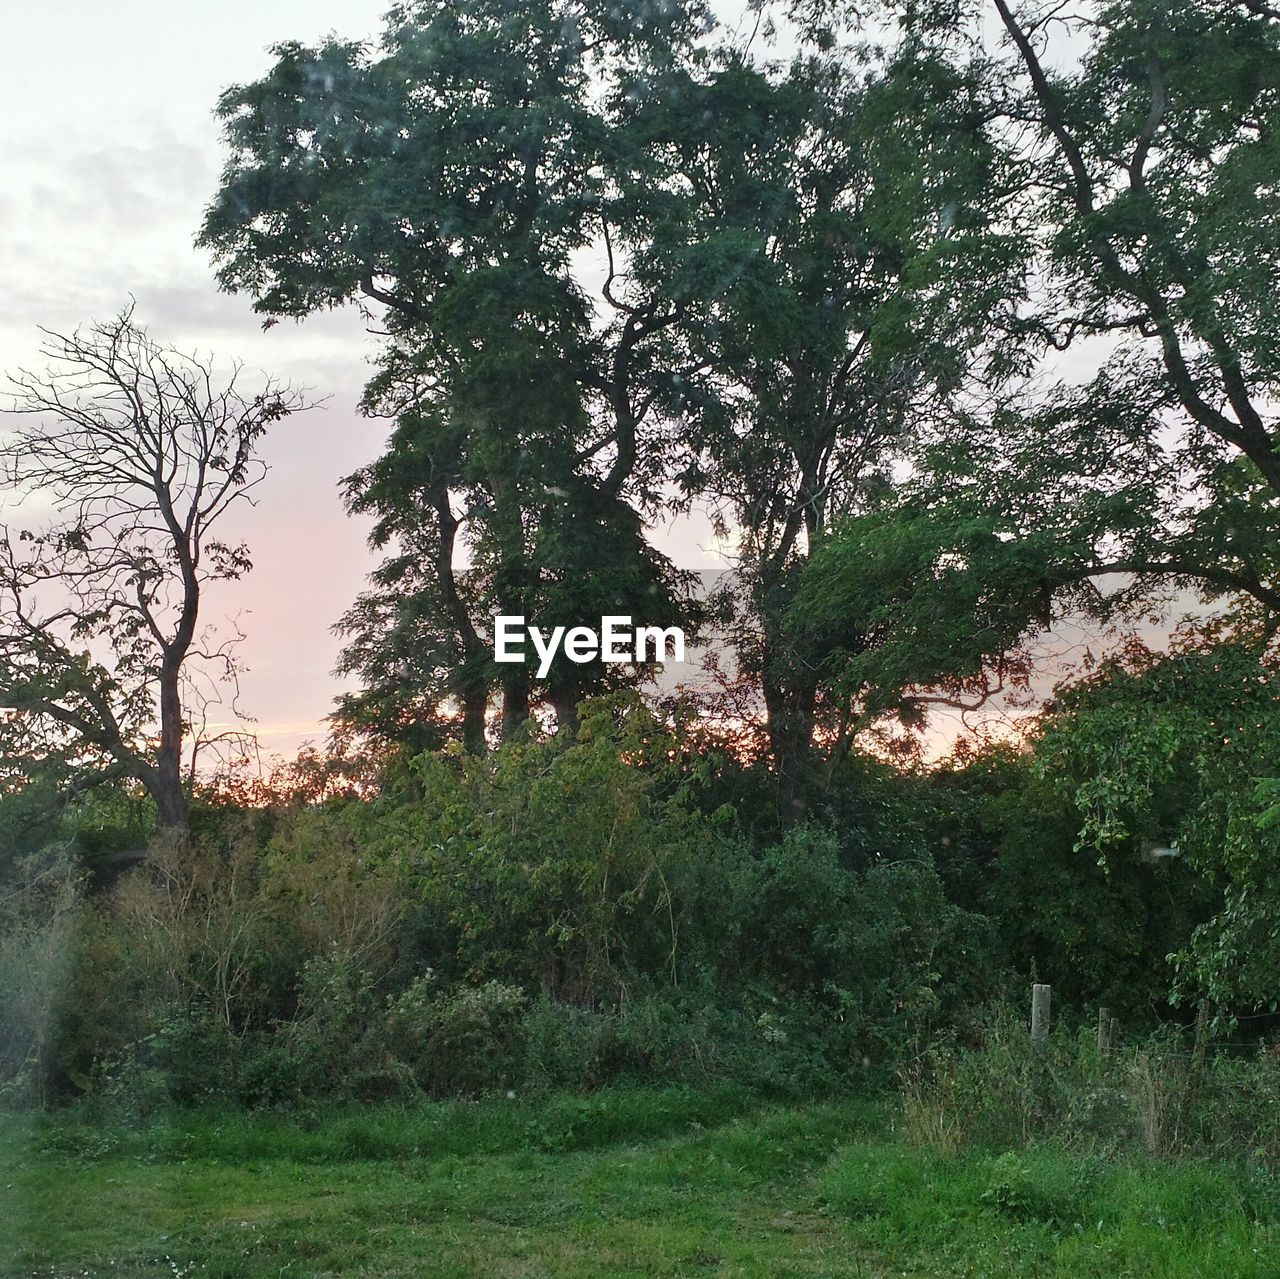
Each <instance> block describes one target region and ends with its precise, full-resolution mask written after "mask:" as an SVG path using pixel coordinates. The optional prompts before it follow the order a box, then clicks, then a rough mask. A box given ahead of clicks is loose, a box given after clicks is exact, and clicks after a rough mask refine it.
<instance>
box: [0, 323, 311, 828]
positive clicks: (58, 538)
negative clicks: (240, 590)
mask: <svg viewBox="0 0 1280 1279" xmlns="http://www.w3.org/2000/svg"><path fill="white" fill-rule="evenodd" d="M42 332H43V333H44V335H45V343H44V348H43V353H44V355H45V357H46V358H47V359H48V361H49V367H48V368H47V369H46V370H45V372H43V373H41V374H39V375H37V374H33V373H30V372H27V371H25V370H23V371H22V372H20V373H18V374H17V375H15V376H14V377H13V378H12V379H11V385H12V392H13V404H12V412H13V414H14V416H13V417H12V418H10V419H9V421H8V422H6V423H5V425H6V426H7V428H8V430H7V432H6V434H5V436H4V437H3V438H2V439H0V476H3V479H4V481H5V483H6V485H7V486H8V487H9V488H10V489H11V490H12V491H13V492H14V494H15V495H16V497H17V498H18V500H20V501H22V500H25V501H27V502H28V503H30V504H33V505H34V504H39V505H41V506H47V507H49V508H51V511H52V516H51V518H50V520H49V522H48V523H46V524H44V525H43V526H42V527H41V528H40V529H39V530H35V531H33V530H32V529H29V528H24V529H22V530H21V531H15V530H13V529H11V528H10V527H8V526H4V525H0V707H3V708H7V710H8V711H9V714H8V715H7V716H5V717H4V719H3V729H4V733H3V735H4V737H5V738H6V739H7V743H8V745H9V747H10V749H11V750H12V749H15V747H20V748H21V750H22V751H23V753H25V754H28V755H30V756H31V757H33V758H41V757H43V758H45V759H48V758H50V757H52V758H56V759H59V760H60V761H61V762H62V763H63V764H64V765H65V766H68V767H70V768H72V769H73V770H74V771H75V773H76V774H77V775H78V776H79V777H80V778H81V779H82V780H84V781H93V780H99V779H103V778H106V777H112V776H114V777H120V778H132V779H136V780H137V781H138V782H140V783H142V785H143V786H144V787H145V788H146V789H147V791H148V792H149V793H150V795H151V796H152V798H153V799H154V801H155V804H156V809H157V813H158V818H159V822H160V825H161V826H162V827H170V828H177V829H179V830H181V829H183V828H185V827H186V825H187V819H188V795H187V791H186V788H185V786H184V777H183V754H184V739H186V738H187V737H188V736H190V734H191V727H192V710H193V706H192V701H193V698H192V696H191V694H192V692H193V691H194V690H195V689H196V688H198V687H199V684H200V681H199V680H198V679H196V678H195V676H196V675H197V674H198V673H199V672H201V671H203V672H204V673H205V674H212V675H213V676H215V677H218V676H221V677H222V678H225V679H229V680H234V678H235V675H236V671H237V669H238V667H237V664H236V662H235V657H234V653H233V645H234V643H235V641H236V639H237V638H239V630H238V628H232V629H233V632H234V633H233V634H232V635H230V636H229V637H227V638H226V639H222V640H219V639H218V638H217V637H216V636H214V637H211V635H210V632H209V630H208V628H207V626H206V627H201V629H199V630H198V629H197V628H198V624H199V623H200V608H201V604H202V599H203V593H204V590H205V587H206V586H207V585H208V584H209V583H211V582H216V581H221V580H227V579H236V578H239V577H240V576H241V575H242V574H243V573H244V572H246V571H247V570H248V569H249V568H250V567H251V565H250V561H249V556H248V551H247V548H246V547H245V546H244V545H243V544H235V543H233V542H230V541H225V540H222V538H220V537H219V536H218V533H219V532H220V529H219V527H218V526H219V524H220V522H221V520H222V517H223V515H224V514H225V513H226V512H227V511H228V510H229V509H230V508H231V507H232V506H234V505H235V504H236V503H237V502H240V501H244V500H247V499H249V495H250V493H251V491H252V490H253V488H254V487H255V486H256V485H257V484H259V483H260V482H261V481H262V479H263V477H264V476H265V474H266V464H265V463H264V462H263V461H262V460H261V459H260V458H258V457H257V456H256V449H257V446H258V442H259V440H260V438H261V436H262V434H263V432H264V431H265V430H266V428H267V427H268V425H269V424H271V423H272V422H275V421H277V420H279V419H280V418H283V417H285V416H286V415H287V414H289V413H291V412H294V411H296V410H298V409H300V408H302V407H304V404H303V401H302V397H301V395H300V394H299V393H298V392H296V391H293V390H291V389H290V388H289V387H288V386H285V385H283V384H281V383H278V382H275V381H272V380H270V379H267V380H266V381H265V382H264V383H263V385H262V386H261V387H260V389H257V390H256V391H254V392H253V393H245V392H242V391H241V390H240V389H239V388H238V383H239V381H240V374H241V368H240V366H239V365H236V366H233V368H232V369H231V371H230V373H229V375H228V376H227V377H226V378H225V379H223V380H222V381H221V382H219V381H216V380H215V374H214V369H213V366H212V363H211V362H210V361H206V360H202V359H201V358H199V357H197V356H194V355H184V354H182V353H181V352H179V351H177V350H176V349H174V348H172V347H165V346H161V345H159V344H157V343H156V342H155V341H153V340H152V339H151V338H150V337H149V336H148V334H147V332H146V330H145V329H143V328H141V327H140V326H139V325H137V324H136V323H135V322H134V319H133V308H132V306H130V307H127V308H126V309H125V310H124V311H122V312H121V313H120V314H119V315H118V316H116V317H115V318H113V319H111V320H109V321H107V322H106V323H101V324H99V323H95V324H92V325H89V326H88V327H86V328H82V329H77V330H76V331H75V332H74V333H71V334H70V335H65V334H60V333H55V332H51V331H49V330H42Z"/></svg>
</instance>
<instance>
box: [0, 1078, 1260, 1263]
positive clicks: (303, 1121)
mask: <svg viewBox="0 0 1280 1279" xmlns="http://www.w3.org/2000/svg"><path fill="white" fill-rule="evenodd" d="M0 1137H2V1139H3V1140H2V1143H0V1196H3V1198H2V1200H0V1275H4V1276H18V1275H22V1276H28V1275H47V1276H72V1275H120V1276H125V1277H141V1276H161V1275H163V1276H169V1277H170V1279H172V1277H173V1276H175V1275H195V1274H199V1275H202V1276H204V1275H208V1276H225V1277H226V1279H254V1277H256V1276H267V1275H270V1276H273V1279H274V1277H277V1276H282V1275H283V1276H321V1275H326V1276H328V1275H332V1276H339V1275H340V1276H353V1277H359V1276H400V1275H404V1276H409V1275H414V1276H417V1275H430V1276H432V1277H433V1279H454V1277H457V1279H461V1277H462V1276H486V1277H493V1279H503V1277H505V1276H555V1277H556V1279H561V1277H563V1279H579V1277H580V1279H588V1277H590V1279H612V1277H613V1276H624V1275H625V1276H631V1277H633V1279H634V1277H644V1276H655V1277H656V1276H743V1277H748V1276H760V1277H762V1279H763V1277H765V1276H768V1277H770V1279H786V1277H788V1276H793V1277H795V1279H800V1277H801V1276H807V1277H813V1279H818V1277H819V1276H821V1277H824V1279H828V1277H830V1279H835V1277H841V1279H843V1277H844V1276H862V1277H864V1279H881V1277H883V1276H888V1275H894V1276H904V1275H905V1276H920V1277H923V1276H952V1275H954V1276H968V1275H972V1276H983V1277H984V1279H1002V1277H1004V1276H1008V1277H1009V1279H1014V1277H1015V1276H1016V1277H1017V1279H1022V1277H1023V1276H1032V1275H1034V1276H1045V1277H1047V1279H1052V1277H1056V1276H1095V1275H1096V1276H1116V1275H1126V1276H1131V1277H1133V1279H1140V1277H1142V1276H1151V1279H1157V1277H1158V1279H1183V1277H1185V1279H1201V1277H1202V1276H1204V1275H1209V1274H1212V1275H1215V1276H1219V1277H1223V1279H1230V1277H1234V1276H1241V1277H1249V1279H1252V1277H1254V1276H1256V1277H1257V1279H1264V1277H1266V1279H1274V1276H1275V1275H1276V1274H1277V1272H1278V1271H1280V1262H1278V1261H1277V1258H1280V1225H1277V1221H1278V1220H1280V1189H1278V1187H1280V1182H1278V1181H1277V1180H1276V1179H1275V1178H1273V1177H1271V1176H1270V1175H1268V1174H1267V1173H1266V1172H1265V1171H1264V1170H1262V1169H1257V1168H1252V1169H1251V1168H1249V1167H1247V1166H1246V1165H1240V1166H1239V1167H1229V1166H1222V1165H1219V1166H1208V1165H1201V1164H1194V1163H1186V1162H1184V1163H1179V1164H1172V1163H1161V1162H1157V1161H1153V1160H1145V1159H1127V1160H1124V1161H1120V1162H1114V1163H1108V1162H1106V1161H1104V1160H1101V1159H1099V1158H1097V1157H1090V1156H1085V1155H1079V1154H1072V1153H1069V1152H1066V1151H1063V1150H1056V1149H1050V1148H1045V1149H1039V1150H1032V1151H1028V1152H1024V1153H1021V1154H1018V1155H1016V1156H1014V1155H996V1154H991V1153H986V1152H980V1151H970V1152H961V1153H959V1154H944V1153H941V1152H937V1151H932V1150H926V1149H918V1148H912V1147H909V1146H906V1145H903V1144H901V1143H900V1142H898V1141H895V1140H894V1138H893V1136H892V1134H891V1132H890V1121H889V1112H888V1111H886V1110H885V1109H883V1108H881V1107H880V1106H878V1105H876V1104H873V1103H869V1102H858V1101H847V1102H841V1103H836V1104H826V1105H819V1104H811V1105H780V1104H776V1103H769V1102H766V1101H763V1100H761V1099H759V1098H753V1097H752V1096H750V1095H749V1094H746V1093H744V1092H742V1091H740V1090H737V1089H733V1088H721V1089H713V1090H704V1091H690V1090H686V1089H664V1090H621V1089H619V1090H611V1091H606V1092H603V1093H599V1094H596V1095H594V1096H592V1097H589V1098H577V1097H555V1098H550V1099H544V1100H541V1101H538V1102H523V1101H518V1100H514V1099H494V1100H491V1101H486V1102H484V1103H481V1104H476V1105H468V1104H464V1103H447V1104H432V1105H422V1106H419V1107H414V1108H412V1109H407V1110H406V1109H402V1108H395V1107H390V1106H384V1107H364V1108H352V1109H346V1110H343V1109H333V1110H328V1111H323V1112H316V1113H301V1114H293V1115H288V1116H284V1115H274V1114H258V1115H243V1114H218V1113H211V1112H199V1113H189V1114H185V1115H179V1116H176V1117H172V1118H170V1119H167V1120H165V1121H158V1122H155V1123H153V1124H151V1125H150V1126H148V1127H146V1128H141V1129H138V1128H130V1127H126V1126H122V1125H118V1124H98V1123H92V1122H89V1121H87V1120H84V1119H78V1118H76V1117H75V1116H71V1115H63V1116H54V1117H44V1118H39V1119H26V1120H21V1119H12V1120H8V1121H6V1122H5V1125H4V1127H3V1128H2V1129H0Z"/></svg>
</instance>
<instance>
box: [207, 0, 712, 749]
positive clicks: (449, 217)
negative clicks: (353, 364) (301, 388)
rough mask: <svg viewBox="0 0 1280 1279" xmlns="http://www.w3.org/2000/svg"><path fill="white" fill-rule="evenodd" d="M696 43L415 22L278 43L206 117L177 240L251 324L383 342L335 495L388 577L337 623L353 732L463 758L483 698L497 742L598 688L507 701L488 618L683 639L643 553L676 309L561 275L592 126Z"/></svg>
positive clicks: (491, 4)
mask: <svg viewBox="0 0 1280 1279" xmlns="http://www.w3.org/2000/svg"><path fill="white" fill-rule="evenodd" d="M702 23H703V16H702V10H701V8H700V6H698V5H696V4H687V5H674V6H651V5H647V4H636V5H621V6H618V5H614V4H597V3H590V4H586V5H579V4H571V3H555V4H550V5H549V4H547V3H545V0H538V2H537V3H534V2H532V0H468V3H466V4H453V3H449V4H445V3H440V2H439V0H423V2H421V3H414V4H407V5H403V6H400V7H398V8H396V9H393V10H392V11H391V13H390V14H389V18H388V28H387V31H386V33H385V35H384V37H383V39H382V41H381V44H380V47H379V48H378V49H377V50H371V49H369V48H365V47H363V46H359V45H353V44H349V43H343V42H340V41H337V40H330V41H328V42H326V43H324V44H323V45H321V46H320V47H318V48H314V49H313V48H306V47H303V46H301V45H298V44H288V45H282V46H280V47H279V48H278V49H277V50H276V53H277V62H276V64H275V66H274V67H273V69H272V70H271V72H270V73H269V74H268V75H267V76H266V77H264V78H263V79H262V80H260V81H258V82H257V83H255V84H250V85H244V86H237V87H234V88H232V89H230V90H229V91H228V92H227V93H226V94H225V95H224V97H223V100H222V103H221V106H220V113H221V115H222V117H223V119H224V121H225V125H226V137H227V142H228V145H229V148H230V152H231V155H230V160H229V163H228V166H227V169H226V172H225V175H224V179H223V183H222V186H221V188H220V190H219V192H218V193H217V196H216V197H215V199H214V201H213V203H212V205H211V207H210V209H209V212H208V215H207V217H206V221H205V225H204V230H203V233H202V237H201V238H202V241H203V243H204V244H205V245H207V246H208V247H209V248H211V249H212V250H213V252H214V254H215V256H216V258H217V259H218V261H219V266H220V269H219V280H220V282H221V284H222V285H223V287H225V288H227V289H229V290H236V291H244V292H248V293H250V294H251V295H252V296H253V297H254V299H255V302H254V305H255V309H257V310H258V311H259V312H260V313H262V314H264V315H267V316H269V317H279V316H291V317H295V318H296V317H302V316H305V315H309V314H312V313H314V312H316V311H318V310H321V309H324V308H327V307H332V306H338V305H342V304H344V303H347V302H351V301H354V302H356V303H358V304H360V305H362V306H366V307H370V308H373V307H376V308H379V309H380V318H381V321H382V324H383V325H384V326H385V331H386V334H387V341H386V344H385V346H384V348H383V352H382V356H381V358H380V361H379V363H380V367H379V371H378V374H377V376H376V377H375V379H374V380H373V381H372V382H371V384H370V386H369V388H368V393H367V395H366V399H365V407H366V409H367V411H369V412H370V413H378V414H384V415H386V416H389V417H391V418H392V419H393V420H394V421H395V423H396V428H395V431H394V434H393V437H392V443H391V447H390V450H389V451H388V453H387V454H386V456H385V457H384V458H382V459H380V460H379V461H378V462H377V463H375V464H374V465H373V466H371V467H369V468H367V469H366V470H364V471H362V472H360V473H358V474H357V475H355V476H353V477H351V479H350V480H349V481H348V486H347V492H348V497H349V500H350V503H351V505H352V507H353V509H356V510H361V511H365V512H368V513H370V514H373V515H374V516H375V519H376V527H375V534H374V537H375V543H376V545H377V546H378V547H379V549H382V550H385V551H388V552H389V557H388V560H387V561H386V563H385V564H384V565H383V567H382V568H381V569H380V570H379V572H378V574H377V575H376V577H375V580H374V583H373V589H372V590H371V591H370V592H368V593H367V594H366V595H365V596H364V597H363V598H362V599H361V600H360V601H359V602H358V603H357V605H356V607H355V608H354V609H353V610H352V612H351V613H350V614H349V615H348V616H347V618H346V619H344V621H343V623H342V629H343V630H344V632H345V633H346V634H347V636H348V638H349V639H350V641H351V645H350V648H349V649H348V656H347V658H346V663H347V666H348V668H349V669H351V670H354V671H358V672H359V673H360V675H361V676H362V677H363V679H364V681H365V685H366V687H365V690H364V692H365V693H366V694H367V695H368V696H363V695H361V696H357V697H356V698H355V699H352V700H349V701H348V703H347V705H346V708H345V711H344V713H347V714H350V715H352V716H355V717H363V718H364V722H365V723H366V724H372V725H373V726H374V727H375V728H376V729H377V731H379V732H383V733H386V732H390V733H392V734H396V735H411V734H414V733H416V734H418V735H419V737H425V738H427V739H429V738H430V737H432V736H434V735H439V734H440V733H446V734H447V733H454V732H458V733H460V735H461V736H462V738H463V739H464V740H465V741H466V743H467V744H468V746H470V747H471V748H473V749H479V748H480V747H481V746H482V745H483V743H484V740H485V721H486V713H487V710H488V705H489V699H490V696H491V693H492V691H493V690H494V688H495V687H497V688H500V691H501V702H502V705H501V720H502V731H503V734H504V735H505V736H510V735H511V734H513V733H514V732H515V731H516V730H517V729H518V728H519V726H520V725H521V724H522V723H523V722H524V721H525V719H526V718H527V717H528V715H529V713H530V710H531V708H532V706H533V705H534V704H535V703H536V702H537V701H539V700H542V701H545V702H548V703H550V704H551V705H553V706H554V708H555V710H556V713H557V716H558V717H559V718H560V719H561V720H562V721H566V720H567V721H571V720H572V718H573V715H574V713H575V711H574V707H575V705H576V702H577V700H578V698H580V697H581V696H583V695H584V694H585V693H587V692H590V691H595V690H598V689H600V688H603V687H608V683H609V682H610V681H612V680H614V679H616V678H617V669H618V668H615V669H614V671H612V672H610V671H608V670H606V669H605V668H599V669H594V670H592V671H591V672H589V673H588V672H586V671H584V670H583V669H582V668H576V667H572V668H571V667H570V666H568V665H566V664H564V663H558V664H557V666H556V669H555V670H554V671H553V672H552V677H551V680H550V681H549V683H548V684H547V685H546V686H545V687H541V688H538V687H535V685H534V683H533V681H532V680H531V678H530V675H529V672H528V671H527V669H526V668H525V667H523V666H521V665H518V664H516V665H512V664H507V665H504V666H501V667H499V666H497V665H495V664H494V663H492V661H491V660H489V658H488V641H487V636H486V630H487V627H488V624H489V618H490V617H491V616H492V615H493V614H495V613H505V614H523V615H525V616H529V617H531V618H533V619H535V620H546V619H550V620H553V621H554V622H557V623H559V622H564V623H569V622H574V621H583V620H587V619H588V618H590V616H591V615H592V613H594V614H595V615H596V616H597V617H598V616H599V615H601V614H603V613H609V612H626V611H635V612H637V613H639V614H640V616H641V617H642V618H643V619H644V620H645V621H646V622H655V623H656V622H661V623H663V624H667V623H669V622H672V621H675V620H678V619H680V618H682V617H687V616H688V608H687V599H686V596H687V593H688V586H689V583H688V580H687V579H685V578H682V577H681V575H680V574H678V573H676V572H675V571H674V569H673V566H672V565H670V564H669V563H668V562H667V561H666V560H665V559H664V558H663V557H661V556H659V555H657V554H656V553H655V552H654V551H653V550H652V548H651V547H649V546H647V544H646V543H645V540H644V537H643V526H644V519H645V516H646V514H647V513H651V512H652V511H653V510H654V509H655V507H656V505H657V502H658V493H659V488H658V486H659V484H660V481H661V465H660V463H661V459H662V458H663V456H664V452H663V445H664V444H665V443H667V442H668V441H667V440H666V439H665V438H664V435H663V432H662V431H661V429H660V423H659V421H658V419H659V414H658V413H657V408H658V407H659V396H658V387H657V385H656V383H658V382H660V381H661V375H662V373H663V371H664V367H665V368H666V371H667V379H668V381H669V378H670V366H664V364H663V360H662V356H663V347H662V343H663V338H664V335H665V333H666V332H667V331H668V330H669V329H670V327H671V326H673V325H674V324H675V323H676V321H677V319H678V317H679V314H680V307H679V302H678V300H674V299H672V298H671V297H670V296H669V295H668V294H667V293H666V292H664V291H662V290H656V291H653V292H651V293H649V294H647V295H645V296H636V295H635V294H634V293H632V294H630V295H628V296H621V293H620V291H617V292H615V291H614V290H613V289H611V288H610V285H611V284H613V283H614V282H615V277H614V276H613V275H612V274H611V275H610V278H609V280H608V281H607V282H606V283H605V284H604V285H603V288H602V289H601V290H599V291H598V298H597V299H596V300H593V299H592V297H591V296H590V295H589V294H588V292H587V290H586V288H585V287H584V284H583V282H582V280H581V278H580V271H579V269H578V264H577V262H576V261H575V254H578V253H580V252H581V251H582V250H584V249H587V248H590V247H591V246H592V245H593V244H597V243H599V242H600V240H601V239H602V238H603V237H607V236H608V234H609V226H608V218H609V217H610V216H611V215H610V213H609V212H608V210H609V204H610V201H609V191H610V172H611V166H614V165H616V161H617V145H616V138H615V135H614V133H613V131H612V122H613V119H614V117H615V116H616V114H617V107H618V103H619V102H622V101H625V99H626V96H627V94H628V93H629V92H631V90H632V88H633V87H634V85H635V84H637V83H639V82H642V81H644V79H645V77H646V76H647V75H649V74H650V73H651V72H653V71H654V69H655V67H658V66H660V65H661V64H663V63H665V62H668V61H670V60H671V59H673V58H678V57H681V56H688V54H689V50H690V48H691V42H692V41H693V39H694V38H695V37H696V36H697V35H698V34H699V33H700V32H701V30H702ZM597 302H598V306H597ZM602 565H608V566H610V569H611V572H610V574H609V575H606V574H604V573H601V572H600V571H599V569H600V568H601V566H602ZM584 676H585V677H586V678H584ZM451 704H452V705H451Z"/></svg>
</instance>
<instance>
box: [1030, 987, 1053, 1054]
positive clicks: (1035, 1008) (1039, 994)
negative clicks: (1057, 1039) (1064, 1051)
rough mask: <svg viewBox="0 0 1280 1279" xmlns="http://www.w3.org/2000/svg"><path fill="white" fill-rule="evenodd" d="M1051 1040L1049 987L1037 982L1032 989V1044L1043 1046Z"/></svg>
mask: <svg viewBox="0 0 1280 1279" xmlns="http://www.w3.org/2000/svg"><path fill="white" fill-rule="evenodd" d="M1048 1038H1049V987H1048V986H1046V985H1044V984H1043V983H1041V982H1036V983H1035V984H1034V985H1033V986H1032V987H1031V1042H1032V1043H1035V1044H1042V1043H1044V1041H1045V1040H1046V1039H1048Z"/></svg>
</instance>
